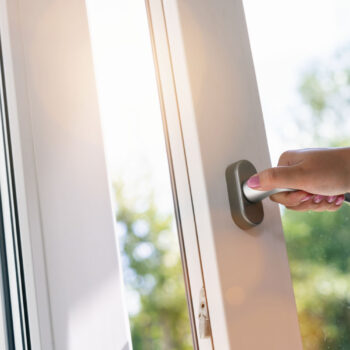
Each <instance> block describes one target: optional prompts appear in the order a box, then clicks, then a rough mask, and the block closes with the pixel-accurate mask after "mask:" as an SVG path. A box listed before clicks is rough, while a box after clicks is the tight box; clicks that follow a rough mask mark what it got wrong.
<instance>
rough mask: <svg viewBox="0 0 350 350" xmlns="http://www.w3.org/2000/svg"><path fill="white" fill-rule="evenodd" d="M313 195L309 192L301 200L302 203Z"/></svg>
mask: <svg viewBox="0 0 350 350" xmlns="http://www.w3.org/2000/svg"><path fill="white" fill-rule="evenodd" d="M311 197H312V194H310V193H309V194H307V195H306V196H305V197H304V198H302V199H301V200H300V203H303V202H306V201H308V200H309V199H310V198H311Z"/></svg>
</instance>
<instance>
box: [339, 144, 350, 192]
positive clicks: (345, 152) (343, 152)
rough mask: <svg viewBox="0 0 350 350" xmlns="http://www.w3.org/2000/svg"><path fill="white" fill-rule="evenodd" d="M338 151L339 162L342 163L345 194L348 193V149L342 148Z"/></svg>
mask: <svg viewBox="0 0 350 350" xmlns="http://www.w3.org/2000/svg"><path fill="white" fill-rule="evenodd" d="M339 150H340V155H341V157H340V161H341V162H342V163H343V166H342V168H343V171H344V173H343V176H344V181H345V188H346V192H350V147H342V148H340V149H339Z"/></svg>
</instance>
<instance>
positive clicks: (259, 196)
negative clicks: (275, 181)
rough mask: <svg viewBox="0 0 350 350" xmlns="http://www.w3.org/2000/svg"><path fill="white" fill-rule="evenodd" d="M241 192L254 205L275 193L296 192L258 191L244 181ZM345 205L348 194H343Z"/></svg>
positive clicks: (284, 189) (275, 189) (349, 202)
mask: <svg viewBox="0 0 350 350" xmlns="http://www.w3.org/2000/svg"><path fill="white" fill-rule="evenodd" d="M242 191H243V194H244V196H245V198H246V199H247V200H248V201H249V202H251V203H256V202H260V201H262V200H263V199H265V198H267V197H270V196H272V195H273V194H276V193H281V192H295V191H298V190H296V189H294V188H274V189H273V190H270V191H259V190H255V189H253V188H250V187H249V186H248V185H247V181H245V182H244V183H243V186H242ZM344 201H345V202H346V203H347V204H350V193H345V200H344Z"/></svg>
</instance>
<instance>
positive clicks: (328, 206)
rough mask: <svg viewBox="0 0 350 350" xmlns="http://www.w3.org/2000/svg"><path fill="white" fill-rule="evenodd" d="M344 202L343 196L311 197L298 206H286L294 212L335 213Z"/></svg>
mask: <svg viewBox="0 0 350 350" xmlns="http://www.w3.org/2000/svg"><path fill="white" fill-rule="evenodd" d="M343 202H344V195H338V196H321V195H312V197H311V198H310V199H308V200H306V201H304V202H302V203H300V204H298V205H294V206H291V205H289V206H286V208H288V209H292V210H296V211H310V210H311V211H316V212H322V211H337V210H338V209H340V208H341V206H342V204H343Z"/></svg>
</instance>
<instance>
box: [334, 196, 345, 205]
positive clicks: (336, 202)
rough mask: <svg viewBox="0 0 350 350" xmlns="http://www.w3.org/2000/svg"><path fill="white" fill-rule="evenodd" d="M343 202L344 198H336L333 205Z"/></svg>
mask: <svg viewBox="0 0 350 350" xmlns="http://www.w3.org/2000/svg"><path fill="white" fill-rule="evenodd" d="M343 202H344V196H341V197H338V198H337V200H336V201H335V205H341V204H342V203H343Z"/></svg>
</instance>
